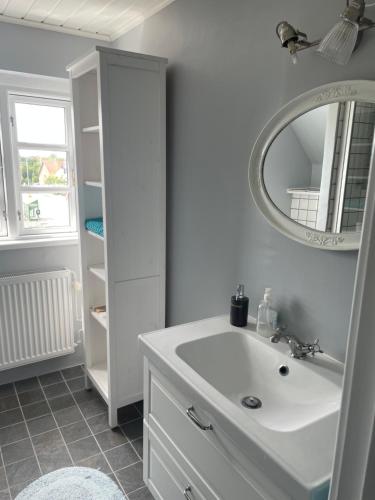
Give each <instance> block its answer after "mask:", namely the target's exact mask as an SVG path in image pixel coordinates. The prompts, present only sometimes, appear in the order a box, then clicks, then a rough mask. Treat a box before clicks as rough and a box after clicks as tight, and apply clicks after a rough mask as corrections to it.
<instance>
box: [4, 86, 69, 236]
mask: <svg viewBox="0 0 375 500" xmlns="http://www.w3.org/2000/svg"><path fill="white" fill-rule="evenodd" d="M8 100H9V112H10V136H11V143H12V144H11V162H12V169H11V170H12V184H13V186H14V196H13V197H12V196H9V199H10V201H11V203H9V206H8V211H9V212H11V211H12V209H13V211H14V212H15V213H14V217H13V224H12V217H9V221H8V225H9V227H8V228H5V230H4V229H2V226H0V231H1V230H2V231H3V232H2V233H0V234H3V235H6V234H8V233H10V234H12V235H13V236H14V237H15V238H20V237H26V236H36V235H39V236H40V235H43V236H45V237H46V236H47V235H51V236H56V235H57V234H60V235H61V233H72V232H74V231H75V228H76V220H75V219H76V216H75V191H74V171H73V155H72V141H71V126H70V103H69V102H68V101H65V100H58V99H49V98H41V97H32V96H24V95H16V94H9V98H8ZM0 173H1V172H0ZM6 180H7V178H6ZM0 181H1V178H0ZM6 185H8V183H6ZM7 194H8V193H7ZM1 199H2V198H1V186H0V205H1ZM12 204H13V207H12V206H11V205H12ZM4 225H5V224H4V222H3V226H4ZM12 225H13V226H14V227H11V226H12Z"/></svg>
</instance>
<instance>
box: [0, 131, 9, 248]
mask: <svg viewBox="0 0 375 500" xmlns="http://www.w3.org/2000/svg"><path fill="white" fill-rule="evenodd" d="M0 137H1V135H0ZM0 141H1V144H2V140H1V139H0ZM7 236H8V217H7V201H6V191H5V175H4V160H3V152H2V148H1V147H0V239H1V238H2V237H7Z"/></svg>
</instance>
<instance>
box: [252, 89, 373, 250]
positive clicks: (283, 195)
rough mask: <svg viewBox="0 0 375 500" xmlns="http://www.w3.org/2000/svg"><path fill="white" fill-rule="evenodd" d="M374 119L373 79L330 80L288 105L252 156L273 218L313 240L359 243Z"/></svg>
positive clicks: (260, 201)
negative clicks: (330, 81)
mask: <svg viewBox="0 0 375 500" xmlns="http://www.w3.org/2000/svg"><path fill="white" fill-rule="evenodd" d="M374 124H375V82H372V81H348V82H339V83H333V84H329V85H324V86H322V87H319V88H316V89H314V90H312V91H309V92H307V93H306V94H303V95H301V96H299V97H297V98H296V99H294V100H293V101H291V102H290V103H289V104H287V105H286V106H285V107H284V108H282V109H281V110H280V111H279V112H278V113H277V114H276V115H275V116H274V117H273V118H272V119H271V120H270V122H269V123H268V124H267V125H266V127H265V128H264V129H263V131H262V132H261V134H260V136H259V137H258V139H257V141H256V143H255V146H254V148H253V151H252V154H251V157H250V165H249V184H250V190H251V193H252V195H253V198H254V201H255V203H256V205H257V206H258V208H259V209H260V210H261V212H262V213H263V215H264V216H265V217H266V218H267V220H268V221H269V222H270V223H271V224H272V225H273V226H274V227H275V228H276V229H278V230H279V231H281V232H282V233H283V234H285V235H286V236H288V237H290V238H292V239H294V240H296V241H299V242H301V243H304V244H306V245H309V246H314V247H320V248H326V249H330V250H355V249H358V248H359V243H360V237H361V230H362V222H363V215H364V211H365V202H366V193H367V183H368V177H369V172H370V166H371V164H372V161H373V143H374Z"/></svg>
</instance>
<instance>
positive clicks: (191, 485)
mask: <svg viewBox="0 0 375 500" xmlns="http://www.w3.org/2000/svg"><path fill="white" fill-rule="evenodd" d="M148 463H149V466H148V478H147V481H148V487H149V489H150V491H151V492H152V494H153V495H154V497H155V498H156V499H157V500H180V499H181V500H209V498H212V497H211V496H210V497H208V496H207V493H205V494H203V493H202V492H201V491H200V490H199V488H198V486H197V485H196V484H195V482H194V478H192V477H188V475H187V473H186V472H185V471H184V470H183V469H182V468H181V467H180V466H179V465H178V463H177V462H176V461H175V457H172V456H171V455H170V453H169V452H168V451H167V450H166V448H165V447H164V446H163V445H162V443H161V442H160V440H159V439H158V438H157V436H155V434H154V433H153V432H152V431H150V432H149V441H148Z"/></svg>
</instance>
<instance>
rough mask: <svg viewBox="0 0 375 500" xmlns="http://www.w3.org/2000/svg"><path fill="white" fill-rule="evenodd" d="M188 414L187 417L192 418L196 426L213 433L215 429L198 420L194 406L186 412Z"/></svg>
mask: <svg viewBox="0 0 375 500" xmlns="http://www.w3.org/2000/svg"><path fill="white" fill-rule="evenodd" d="M186 413H187V416H188V417H189V418H190V420H192V421H193V422H194V423H195V425H197V426H198V427H199V428H200V429H202V431H212V430H213V427H212V425H211V424H208V425H204V424H202V423H201V422H200V421H199V420H198V418H197V416H196V415H195V413H194V406H190V408H188V409H187V410H186Z"/></svg>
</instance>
